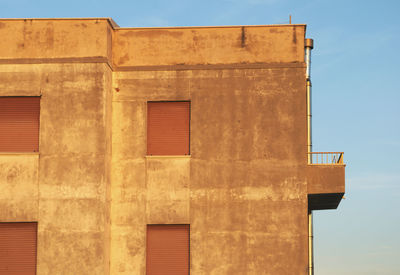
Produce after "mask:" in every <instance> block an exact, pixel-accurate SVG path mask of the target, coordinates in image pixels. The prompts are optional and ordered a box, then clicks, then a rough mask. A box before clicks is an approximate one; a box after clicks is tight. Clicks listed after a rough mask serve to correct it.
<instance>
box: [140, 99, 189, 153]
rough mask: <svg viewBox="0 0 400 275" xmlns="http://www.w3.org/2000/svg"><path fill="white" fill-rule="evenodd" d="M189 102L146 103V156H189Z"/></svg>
mask: <svg viewBox="0 0 400 275" xmlns="http://www.w3.org/2000/svg"><path fill="white" fill-rule="evenodd" d="M189 124H190V102H188V101H182V102H148V104H147V154H148V155H189V128H190V125H189Z"/></svg>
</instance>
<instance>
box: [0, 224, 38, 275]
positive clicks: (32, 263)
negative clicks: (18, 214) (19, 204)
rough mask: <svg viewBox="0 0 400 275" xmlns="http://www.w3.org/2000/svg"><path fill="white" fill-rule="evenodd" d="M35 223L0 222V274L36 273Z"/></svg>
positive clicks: (30, 274) (31, 274) (32, 274)
mask: <svg viewBox="0 0 400 275" xmlns="http://www.w3.org/2000/svg"><path fill="white" fill-rule="evenodd" d="M36 236H37V223H35V222H6V223H0V275H14V274H15V275H16V274H25V275H34V274H36V244H37V237H36Z"/></svg>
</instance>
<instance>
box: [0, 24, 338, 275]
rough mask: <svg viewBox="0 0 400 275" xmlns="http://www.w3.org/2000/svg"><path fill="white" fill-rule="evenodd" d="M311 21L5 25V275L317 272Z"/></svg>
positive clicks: (321, 160) (327, 186) (325, 183)
mask: <svg viewBox="0 0 400 275" xmlns="http://www.w3.org/2000/svg"><path fill="white" fill-rule="evenodd" d="M305 32H306V26H305V25H302V24H290V25H271V26H234V27H182V28H120V27H118V26H117V25H116V24H115V23H114V22H113V21H112V20H111V19H107V18H91V19H1V20H0V37H2V39H1V40H0V136H1V137H0V151H1V153H0V191H1V192H0V274H7V275H13V274H35V272H36V274H38V275H44V274H52V275H56V274H71V275H72V274H73V275H77V274H82V275H94V274H101V275H103V274H104V275H108V274H163V275H168V274H174V275H179V274H188V273H189V272H190V274H206V275H209V274H213V275H222V274H257V275H259V274H271V275H279V274H289V275H293V274H296V275H297V274H311V273H312V241H310V240H312V237H311V236H310V235H311V234H310V233H311V230H310V229H311V225H312V224H311V219H310V217H311V215H310V212H311V210H322V209H335V208H337V206H338V204H339V202H340V200H341V199H342V196H343V194H344V191H345V190H344V170H345V165H344V164H343V157H342V153H310V152H311V135H310V133H311V123H310V118H311V112H310V110H311V106H310V100H309V99H310V89H311V82H310V78H309V74H308V71H309V70H308V68H309V66H308V65H309V62H306V61H305V60H306V59H305V47H306V46H307V49H310V48H311V47H312V45H311V42H312V41H311V40H306V39H305Z"/></svg>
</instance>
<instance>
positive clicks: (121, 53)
mask: <svg viewBox="0 0 400 275" xmlns="http://www.w3.org/2000/svg"><path fill="white" fill-rule="evenodd" d="M304 34H305V25H281V26H246V27H241V26H236V27H197V28H196V27H191V28H137V29H134V28H129V29H117V30H115V34H114V39H113V54H114V56H113V64H114V66H116V67H126V66H128V67H129V66H157V65H182V64H185V65H196V64H232V63H271V62H276V63H280V62H304Z"/></svg>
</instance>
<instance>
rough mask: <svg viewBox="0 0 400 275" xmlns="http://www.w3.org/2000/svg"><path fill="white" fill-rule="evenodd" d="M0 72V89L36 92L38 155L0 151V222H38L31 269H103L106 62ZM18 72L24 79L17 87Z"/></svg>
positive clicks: (106, 217)
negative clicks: (38, 134) (38, 136)
mask: <svg viewBox="0 0 400 275" xmlns="http://www.w3.org/2000/svg"><path fill="white" fill-rule="evenodd" d="M0 72H1V73H0V76H1V80H2V83H7V85H4V86H3V89H2V90H1V92H0V96H4V95H7V96H9V95H14V96H16V95H18V96H22V95H33V96H41V101H40V107H41V109H40V146H39V150H40V155H35V154H29V155H24V154H18V155H12V154H4V155H0V165H1V167H2V169H0V170H1V172H0V184H1V186H2V192H1V193H2V194H1V196H2V197H1V199H0V201H1V203H2V207H1V209H2V211H1V217H0V218H1V221H39V222H38V240H39V241H38V257H37V263H38V269H37V272H38V274H107V273H108V254H107V253H108V250H109V237H108V236H109V235H107V234H106V232H107V230H109V229H108V227H109V214H108V209H109V205H108V204H109V201H108V200H107V197H106V194H107V192H106V190H107V186H109V179H107V173H106V170H107V169H105V168H106V166H107V162H106V159H107V157H106V156H107V153H108V154H109V153H110V149H107V143H110V137H108V139H107V134H106V128H107V114H106V113H107V112H106V111H105V110H106V106H107V104H106V98H107V94H108V93H110V87H109V86H110V85H111V70H110V68H109V67H108V66H107V65H105V64H51V65H49V64H48V65H45V64H43V65H0ZM21 72H22V74H23V75H24V76H27V79H32V80H34V81H31V82H30V84H31V85H30V86H29V85H27V84H26V85H25V84H24V82H22V85H21V86H20V83H19V82H18V79H20V78H21V75H20V74H21ZM16 91H19V92H16ZM109 101H110V100H109ZM110 108H111V105H110V104H109V107H108V109H109V110H108V113H110ZM110 115H111V113H110V114H109V115H108V116H109V117H110V118H111V116H110ZM110 118H109V119H108V124H109V122H110ZM108 127H109V126H108ZM109 136H110V135H109ZM108 147H110V148H111V144H110V145H109V146H108ZM108 174H110V173H109V172H108ZM108 178H109V176H108ZM3 207H4V208H3Z"/></svg>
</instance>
